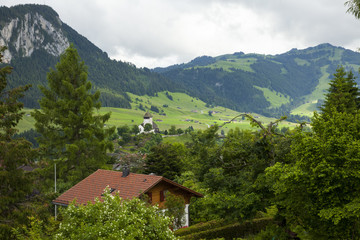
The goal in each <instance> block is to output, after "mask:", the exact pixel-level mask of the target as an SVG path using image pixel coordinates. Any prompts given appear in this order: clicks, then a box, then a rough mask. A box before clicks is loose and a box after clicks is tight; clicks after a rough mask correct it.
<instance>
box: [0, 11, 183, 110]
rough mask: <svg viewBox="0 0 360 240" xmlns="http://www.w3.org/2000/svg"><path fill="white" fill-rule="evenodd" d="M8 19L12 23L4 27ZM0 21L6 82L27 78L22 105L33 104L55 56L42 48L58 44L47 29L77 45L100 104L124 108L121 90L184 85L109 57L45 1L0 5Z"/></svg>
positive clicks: (12, 84)
mask: <svg viewBox="0 0 360 240" xmlns="http://www.w3.org/2000/svg"><path fill="white" fill-rule="evenodd" d="M41 19H44V20H42V21H40V20H41ZM45 21H46V22H45ZM15 23H16V24H15ZM9 25H12V27H11V28H7V27H6V26H9ZM0 26H1V27H2V29H1V30H0V45H6V46H7V47H8V50H9V52H10V54H9V53H7V56H8V57H9V56H11V57H10V59H9V61H8V62H10V63H11V65H12V66H13V67H14V70H13V74H11V76H10V81H9V83H10V84H9V87H16V86H18V85H25V84H29V83H30V84H32V88H31V89H30V90H29V91H28V92H27V94H26V95H25V97H24V98H23V99H22V101H23V102H24V104H25V106H26V107H30V108H36V107H38V106H39V105H38V102H37V101H38V99H39V98H40V97H41V93H40V91H39V89H38V88H37V86H38V85H47V80H46V74H47V72H48V71H49V68H54V67H55V64H56V63H57V62H58V60H59V55H60V52H57V54H52V53H51V52H50V51H49V49H50V48H46V46H47V44H48V43H50V44H54V45H55V46H57V47H59V46H60V45H59V44H56V42H55V41H54V40H53V38H52V35H51V34H53V35H56V36H57V35H61V36H64V37H65V38H66V39H65V38H64V39H63V40H64V41H63V42H66V43H67V44H66V46H68V44H70V43H72V44H73V45H74V47H75V48H76V49H77V50H78V52H79V55H80V57H81V59H82V60H83V61H84V62H85V64H86V65H87V66H88V79H89V81H91V82H92V84H93V90H101V98H100V100H101V102H102V105H103V106H111V107H123V108H130V98H129V96H128V95H127V93H126V92H131V93H134V94H138V95H144V94H149V95H154V94H155V93H156V92H159V91H164V90H168V91H180V92H181V91H184V90H183V88H181V87H180V86H178V85H177V84H174V83H172V82H170V81H169V80H168V79H166V78H164V77H163V76H161V75H159V74H157V73H152V72H150V71H149V70H148V69H145V68H136V67H135V65H133V64H131V63H126V62H122V61H116V60H112V59H110V58H109V57H108V55H107V53H105V52H103V51H102V50H101V49H100V48H98V47H97V46H95V45H94V44H93V43H91V42H90V41H89V40H88V39H87V38H86V37H84V36H82V35H81V34H79V33H77V32H76V31H75V30H74V29H72V28H71V27H70V26H69V25H67V24H66V23H63V22H61V20H60V18H59V16H58V14H57V13H56V12H55V11H54V10H53V9H52V8H50V7H48V6H45V5H37V4H26V5H17V6H13V7H10V8H7V7H0ZM4 29H5V30H4ZM6 29H7V30H6ZM10 30H11V32H10ZM47 30H49V31H47ZM49 32H50V33H49ZM4 33H7V34H4ZM18 43H23V44H18ZM55 48H56V47H55ZM65 48H66V47H65ZM65 48H63V50H65Z"/></svg>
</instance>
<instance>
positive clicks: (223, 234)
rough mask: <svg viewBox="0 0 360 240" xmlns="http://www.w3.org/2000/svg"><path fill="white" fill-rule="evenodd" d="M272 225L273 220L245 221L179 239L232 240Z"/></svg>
mask: <svg viewBox="0 0 360 240" xmlns="http://www.w3.org/2000/svg"><path fill="white" fill-rule="evenodd" d="M271 223H274V220H273V218H260V219H254V220H252V221H246V222H243V223H233V224H229V225H226V226H222V227H217V228H215V229H208V230H205V231H201V232H195V233H191V234H188V235H185V236H184V235H182V237H180V239H190V240H195V239H214V238H225V239H233V238H240V237H246V236H248V235H250V234H253V235H255V234H257V233H259V232H260V231H261V230H263V229H265V228H266V226H267V225H269V224H271Z"/></svg>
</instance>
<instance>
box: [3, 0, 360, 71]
mask: <svg viewBox="0 0 360 240" xmlns="http://www.w3.org/2000/svg"><path fill="white" fill-rule="evenodd" d="M3 1H4V3H3V4H5V5H7V6H9V5H11V4H14V3H29V2H33V3H39V4H44V3H45V4H48V5H50V6H52V7H53V8H54V10H55V11H57V12H58V13H59V15H60V18H61V19H62V20H63V21H64V22H65V23H67V24H69V25H70V26H71V27H72V28H74V29H75V30H76V31H78V32H79V33H80V34H82V35H84V36H85V37H87V38H88V39H89V40H90V41H92V42H93V43H94V44H95V45H97V46H98V47H100V48H101V49H102V50H104V51H106V52H108V54H109V56H111V57H113V58H116V59H119V60H122V61H128V62H133V63H134V64H136V65H137V66H139V67H144V66H146V67H150V68H152V67H156V66H167V65H170V64H175V63H182V62H187V61H190V60H191V59H193V58H195V57H197V56H201V55H210V56H216V55H221V54H226V53H233V52H238V51H243V52H247V53H249V52H256V53H263V54H277V53H283V52H285V51H288V50H290V49H291V48H306V47H309V46H314V45H317V44H320V43H324V42H328V43H331V44H333V45H337V46H343V47H346V48H350V49H353V50H355V49H356V48H357V47H358V46H360V32H358V31H356V29H358V27H359V26H360V21H359V20H356V19H355V18H354V17H353V16H351V15H350V14H347V13H346V7H345V6H344V2H343V1H339V0H316V1H314V0H302V1H298V0H271V1H269V0H251V1H235V0H182V1H168V0H151V1H149V0H107V1H100V0H77V1H73V0H71V1H70V0H42V1H37V0H33V1H21V0H3Z"/></svg>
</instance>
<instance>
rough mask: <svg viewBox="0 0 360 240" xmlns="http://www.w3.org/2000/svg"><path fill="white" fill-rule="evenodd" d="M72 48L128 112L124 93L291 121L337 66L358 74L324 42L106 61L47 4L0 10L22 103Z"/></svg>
mask: <svg viewBox="0 0 360 240" xmlns="http://www.w3.org/2000/svg"><path fill="white" fill-rule="evenodd" d="M70 43H73V44H74V46H75V48H76V49H77V50H78V52H79V55H80V56H81V58H82V59H83V60H84V61H85V64H86V65H87V66H88V74H89V75H88V77H89V80H90V81H91V82H92V83H93V88H94V90H96V89H99V90H100V91H101V102H102V105H103V106H109V107H123V108H130V106H131V105H130V98H129V97H128V95H127V94H126V92H130V93H133V94H136V95H145V94H147V95H154V94H155V93H156V92H160V91H169V92H184V93H187V94H189V95H191V96H192V97H197V98H199V99H201V100H202V101H204V102H207V103H208V104H209V105H217V106H224V107H228V108H231V109H234V110H237V111H244V112H257V113H260V114H264V115H266V116H274V117H279V116H281V115H288V116H289V115H290V113H291V111H292V110H293V109H295V108H297V107H299V106H300V105H302V104H312V108H311V109H316V106H317V105H319V104H320V103H321V101H318V100H321V99H323V94H324V92H325V90H326V89H327V88H328V84H327V83H328V82H329V80H330V78H331V76H332V74H333V73H334V72H335V69H336V68H337V67H338V66H339V65H344V66H345V68H346V69H347V70H349V69H352V70H353V71H354V72H355V73H357V72H358V68H359V66H360V54H359V53H357V52H353V51H351V50H347V49H344V48H341V47H335V46H332V45H330V44H321V45H318V46H316V47H310V48H307V49H304V50H298V49H292V50H291V51H289V52H286V53H283V54H278V55H260V54H245V53H242V52H236V53H234V54H227V55H222V56H218V57H209V56H202V57H198V58H196V59H194V60H192V61H191V62H189V63H184V64H179V65H173V66H169V67H167V68H155V69H153V70H152V71H150V70H149V69H147V68H136V66H135V65H133V64H131V63H126V62H122V61H116V60H111V59H110V58H109V57H108V55H107V54H106V53H105V52H103V51H102V50H101V49H99V48H98V47H96V46H95V45H94V44H92V43H91V42H90V41H88V40H87V39H86V38H85V37H84V36H82V35H80V34H78V33H77V32H76V31H75V30H74V29H72V28H71V27H70V26H68V25H67V24H65V23H63V22H62V21H61V19H60V18H59V16H58V14H57V13H56V12H55V11H54V10H53V9H51V8H50V7H48V6H45V5H34V4H30V5H18V6H15V7H11V8H7V7H0V45H6V46H7V47H8V48H9V50H8V51H7V52H6V54H5V60H6V61H7V62H8V63H10V65H11V66H13V67H14V71H13V74H11V77H10V81H9V87H16V86H19V85H25V84H29V83H31V84H32V88H31V89H30V90H29V91H28V92H27V93H26V96H25V98H24V99H23V102H24V103H25V106H26V107H30V108H35V107H38V103H37V101H38V99H39V98H40V97H41V93H40V91H39V89H38V87H37V86H38V85H46V84H47V80H46V73H47V72H48V71H49V68H50V67H54V66H55V64H56V63H57V62H58V60H59V56H60V54H61V53H62V52H63V51H64V50H65V49H66V48H67V47H68V46H69V44H70ZM290 118H291V116H290Z"/></svg>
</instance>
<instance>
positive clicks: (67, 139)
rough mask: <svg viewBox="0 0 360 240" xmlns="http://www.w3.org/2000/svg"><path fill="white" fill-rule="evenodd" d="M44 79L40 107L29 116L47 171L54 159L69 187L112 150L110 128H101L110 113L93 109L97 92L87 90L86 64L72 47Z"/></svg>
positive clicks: (95, 166)
mask: <svg viewBox="0 0 360 240" xmlns="http://www.w3.org/2000/svg"><path fill="white" fill-rule="evenodd" d="M48 81H49V83H48V84H49V88H46V87H44V86H40V89H41V91H42V93H43V94H44V97H43V98H42V99H41V100H40V107H41V109H40V110H35V111H34V112H33V113H32V116H33V117H34V119H35V120H36V123H35V127H36V130H37V132H39V133H40V134H41V137H39V139H38V142H39V144H40V148H41V150H42V153H43V157H44V158H45V159H46V161H47V162H48V167H49V168H50V171H52V169H53V164H54V163H55V162H57V163H58V169H59V180H60V182H63V183H64V184H66V186H67V187H70V186H72V185H73V184H74V183H77V182H78V181H80V180H82V179H84V178H85V177H87V176H88V175H89V174H90V173H92V172H93V171H95V170H97V169H98V168H101V167H104V165H105V164H106V162H107V161H108V159H109V157H108V156H107V155H106V152H107V151H108V150H111V149H112V143H111V142H110V141H109V140H108V137H109V136H110V135H111V134H112V133H113V131H114V128H105V127H104V124H105V122H106V121H107V120H108V119H109V117H110V113H108V114H105V115H103V116H101V115H97V114H96V113H95V112H94V111H95V110H96V109H97V110H98V109H99V108H100V107H101V104H100V102H99V96H100V92H98V91H97V92H95V93H94V94H91V93H90V89H91V83H90V82H89V81H87V71H86V66H85V64H84V62H83V61H81V60H80V57H79V55H78V53H77V51H76V49H74V48H73V47H72V46H70V47H69V48H68V49H67V50H66V51H65V53H64V54H63V55H62V56H61V59H60V62H59V63H58V64H57V65H56V69H55V70H54V69H51V70H50V72H49V74H48ZM75 166H76V167H75ZM65 188H66V187H65Z"/></svg>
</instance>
